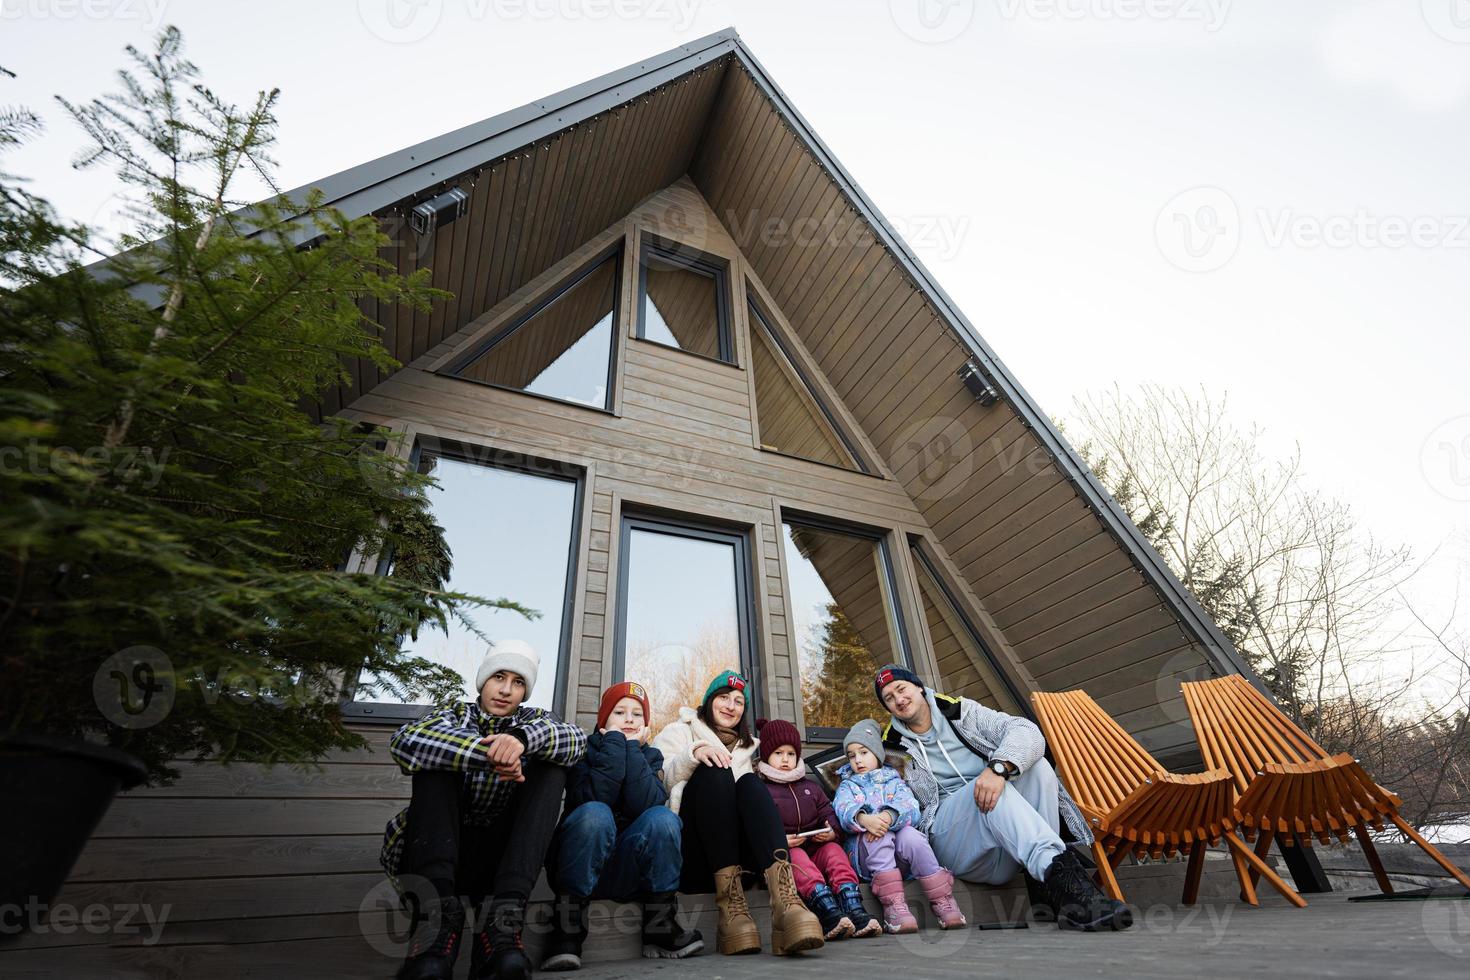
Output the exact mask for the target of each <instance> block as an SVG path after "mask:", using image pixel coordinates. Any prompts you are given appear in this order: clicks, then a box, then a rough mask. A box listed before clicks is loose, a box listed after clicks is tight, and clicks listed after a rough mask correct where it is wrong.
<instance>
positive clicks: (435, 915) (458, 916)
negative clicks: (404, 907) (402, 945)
mask: <svg viewBox="0 0 1470 980" xmlns="http://www.w3.org/2000/svg"><path fill="white" fill-rule="evenodd" d="M412 921H413V931H412V933H411V934H410V935H409V938H408V956H407V958H405V959H404V961H403V966H401V967H399V969H398V980H450V978H451V977H453V976H454V961H455V960H456V959H457V958H458V957H459V934H460V932H461V930H463V929H464V905H462V904H461V903H460V900H459V899H457V898H442V899H441V898H439V897H437V896H436V897H434V898H430V899H428V900H427V901H425V902H423V904H422V905H418V904H417V903H415V908H414V909H413V918H412Z"/></svg>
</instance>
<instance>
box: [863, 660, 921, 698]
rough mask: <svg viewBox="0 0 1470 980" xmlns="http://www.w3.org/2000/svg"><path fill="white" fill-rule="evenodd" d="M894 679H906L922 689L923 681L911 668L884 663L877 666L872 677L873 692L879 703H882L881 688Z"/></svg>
mask: <svg viewBox="0 0 1470 980" xmlns="http://www.w3.org/2000/svg"><path fill="white" fill-rule="evenodd" d="M894 681H908V682H909V683H910V684H912V685H914V686H915V687H917V688H918V689H919V690H921V691H922V690H923V689H924V682H923V681H921V680H919V675H918V674H916V673H914V672H913V671H912V670H909V669H908V668H907V667H901V666H899V665H898V664H885V665H884V666H882V667H879V668H878V674H877V676H876V677H874V678H873V693H874V694H875V695H877V697H878V703H879V704H882V703H883V689H884V688H885V687H887V686H888V685H889V684H892V683H893V682H894Z"/></svg>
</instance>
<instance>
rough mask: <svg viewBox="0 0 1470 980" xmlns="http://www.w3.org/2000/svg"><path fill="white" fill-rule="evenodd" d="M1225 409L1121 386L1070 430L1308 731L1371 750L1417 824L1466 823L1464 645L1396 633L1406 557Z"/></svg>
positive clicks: (1080, 408)
mask: <svg viewBox="0 0 1470 980" xmlns="http://www.w3.org/2000/svg"><path fill="white" fill-rule="evenodd" d="M1228 408H1229V406H1228V401H1227V399H1226V398H1225V397H1223V396H1221V397H1218V398H1216V397H1212V396H1211V395H1209V394H1208V393H1207V392H1204V391H1202V390H1201V391H1198V392H1191V391H1185V390H1182V389H1166V388H1162V387H1159V386H1145V387H1143V388H1141V389H1140V390H1139V391H1138V392H1136V393H1133V394H1129V395H1125V394H1123V393H1122V392H1121V391H1120V390H1119V389H1117V388H1116V387H1115V388H1113V389H1112V390H1110V391H1107V392H1103V393H1098V394H1093V395H1089V396H1088V397H1086V398H1082V399H1077V400H1076V401H1075V402H1074V404H1073V414H1072V416H1071V418H1069V419H1068V420H1067V423H1066V426H1065V428H1066V429H1067V430H1068V431H1069V434H1071V435H1073V436H1074V437H1076V442H1077V443H1078V445H1079V452H1080V453H1081V455H1082V456H1083V458H1084V459H1085V460H1086V461H1087V463H1088V465H1089V466H1091V468H1092V469H1093V472H1094V473H1095V474H1096V475H1097V476H1098V478H1099V479H1100V480H1101V481H1102V483H1103V485H1104V486H1106V487H1107V488H1108V490H1109V492H1110V493H1112V495H1113V497H1114V499H1116V500H1117V502H1118V504H1119V505H1120V506H1121V507H1122V508H1123V509H1124V510H1125V511H1126V512H1127V513H1128V514H1129V516H1130V517H1131V518H1132V519H1133V520H1134V522H1135V523H1136V524H1137V525H1138V526H1139V528H1140V530H1142V531H1143V532H1144V534H1145V536H1146V537H1147V538H1148V539H1149V542H1150V543H1151V544H1152V545H1153V546H1154V548H1155V549H1156V550H1157V551H1158V552H1159V553H1160V555H1161V556H1162V557H1163V558H1164V560H1165V561H1166V562H1168V564H1169V566H1170V568H1171V569H1172V570H1173V571H1174V573H1175V574H1176V575H1177V576H1178V577H1179V578H1180V580H1181V581H1182V582H1183V583H1184V585H1186V586H1187V587H1188V588H1189V589H1190V590H1191V591H1192V592H1193V593H1194V595H1195V596H1196V598H1197V599H1198V600H1199V602H1200V604H1201V605H1202V606H1203V607H1204V608H1205V610H1206V611H1207V612H1209V613H1210V614H1211V616H1212V617H1213V618H1214V619H1215V621H1216V622H1217V623H1218V624H1219V626H1220V627H1221V629H1222V630H1223V631H1224V632H1225V633H1226V635H1227V636H1228V637H1229V638H1230V640H1231V641H1232V642H1233V643H1234V644H1235V646H1236V648H1237V649H1238V650H1239V651H1240V652H1241V654H1242V655H1243V656H1244V657H1245V658H1246V660H1247V661H1248V662H1249V663H1250V664H1251V666H1252V667H1253V668H1254V669H1255V670H1256V671H1257V673H1259V674H1260V675H1261V677H1262V679H1263V680H1264V681H1265V682H1266V683H1267V685H1268V686H1269V687H1270V688H1271V690H1272V692H1273V693H1274V694H1275V695H1276V697H1277V699H1278V700H1279V701H1280V703H1281V705H1282V707H1283V709H1284V710H1286V711H1287V712H1288V713H1289V714H1290V715H1291V716H1292V718H1293V719H1294V720H1295V721H1296V722H1297V723H1298V724H1300V725H1301V726H1302V727H1303V728H1304V729H1306V730H1307V731H1308V732H1309V733H1310V734H1312V736H1313V737H1314V738H1316V740H1317V741H1319V742H1321V743H1322V744H1323V745H1324V746H1326V747H1328V748H1329V749H1331V750H1332V751H1346V752H1351V753H1352V754H1354V755H1355V756H1357V757H1358V758H1360V759H1362V761H1363V762H1364V763H1365V764H1366V765H1367V766H1368V767H1369V769H1370V771H1373V772H1375V773H1377V774H1378V776H1379V779H1380V780H1381V781H1382V782H1384V783H1385V784H1386V785H1388V786H1389V787H1390V788H1392V789H1394V790H1395V791H1397V792H1399V793H1400V794H1401V795H1403V796H1404V797H1405V801H1406V805H1405V808H1404V813H1405V816H1406V818H1407V819H1410V820H1412V821H1414V822H1415V823H1417V824H1420V825H1427V824H1432V823H1445V822H1451V823H1452V822H1455V821H1457V820H1461V819H1464V817H1465V810H1466V809H1467V808H1466V806H1465V804H1464V796H1465V795H1466V794H1465V786H1466V782H1465V778H1464V776H1465V770H1466V767H1467V755H1470V749H1467V747H1466V738H1465V735H1466V728H1465V725H1466V716H1467V707H1470V706H1467V705H1466V703H1465V698H1464V695H1465V692H1466V691H1467V690H1470V666H1467V656H1466V650H1465V646H1464V643H1463V639H1462V638H1460V639H1459V641H1458V642H1459V645H1458V646H1456V645H1455V644H1456V642H1457V638H1455V637H1452V636H1451V635H1450V634H1449V633H1448V632H1447V631H1446V629H1440V630H1438V631H1436V630H1432V629H1431V630H1429V632H1430V634H1431V636H1430V641H1429V642H1430V643H1431V644H1437V646H1438V648H1439V649H1440V650H1441V651H1442V652H1443V653H1444V654H1445V655H1446V656H1445V657H1439V658H1428V657H1425V656H1423V652H1424V651H1423V646H1424V640H1423V639H1421V638H1418V637H1411V636H1408V635H1406V634H1407V630H1406V628H1405V627H1393V626H1391V625H1390V624H1394V623H1398V622H1405V621H1406V620H1407V618H1408V617H1407V616H1406V615H1405V612H1409V613H1412V609H1411V608H1409V607H1408V606H1407V603H1406V601H1405V600H1404V599H1403V593H1402V587H1403V586H1404V585H1405V583H1406V582H1408V581H1409V580H1410V579H1411V578H1412V576H1413V575H1414V574H1415V572H1416V571H1417V568H1416V567H1415V566H1414V565H1413V564H1412V560H1411V555H1410V552H1409V550H1408V549H1407V548H1403V547H1386V546H1384V545H1382V544H1380V543H1379V542H1378V541H1376V540H1375V539H1374V538H1373V536H1372V535H1371V534H1370V533H1369V532H1368V531H1366V530H1365V529H1363V528H1362V527H1360V526H1359V524H1358V522H1357V519H1356V517H1355V516H1354V515H1353V513H1352V511H1351V509H1350V508H1349V507H1348V506H1347V505H1346V504H1345V503H1343V502H1341V501H1339V500H1335V499H1332V498H1331V497H1328V496H1326V495H1323V494H1321V493H1319V492H1317V491H1315V490H1313V489H1311V488H1310V487H1308V486H1307V485H1305V482H1304V480H1303V479H1302V467H1301V454H1300V449H1299V448H1294V449H1293V451H1292V453H1291V454H1290V455H1289V456H1287V457H1285V458H1271V457H1270V456H1268V455H1267V454H1266V453H1265V452H1264V451H1263V450H1262V448H1261V445H1262V433H1261V431H1260V430H1259V429H1256V428H1249V429H1242V428H1240V427H1238V426H1236V425H1235V424H1234V423H1233V422H1232V421H1231V419H1230V414H1229V411H1228ZM1416 618H1417V617H1416ZM1419 622H1420V624H1421V626H1424V627H1425V628H1426V629H1428V624H1426V623H1424V621H1423V620H1422V619H1420V620H1419ZM1446 657H1448V662H1449V663H1450V664H1452V665H1453V664H1458V668H1457V669H1458V670H1459V678H1460V680H1459V683H1458V684H1457V685H1455V684H1452V692H1453V693H1452V696H1451V697H1449V698H1448V699H1440V701H1439V702H1438V703H1429V702H1426V701H1425V700H1424V698H1423V695H1422V688H1421V687H1420V685H1419V684H1418V682H1419V681H1420V680H1421V678H1422V676H1423V674H1424V673H1425V672H1426V671H1428V670H1431V669H1432V670H1434V671H1436V672H1437V673H1436V677H1437V678H1439V679H1441V680H1443V679H1444V678H1445V676H1446V673H1445V670H1446V667H1445V661H1446ZM1456 658H1458V659H1456ZM1431 664H1432V666H1431ZM1451 673H1453V670H1451ZM1457 699H1458V700H1457Z"/></svg>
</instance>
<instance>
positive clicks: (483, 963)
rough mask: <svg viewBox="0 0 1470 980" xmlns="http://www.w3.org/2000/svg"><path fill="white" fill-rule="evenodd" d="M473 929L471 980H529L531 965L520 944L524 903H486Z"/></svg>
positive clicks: (523, 920) (503, 901)
mask: <svg viewBox="0 0 1470 980" xmlns="http://www.w3.org/2000/svg"><path fill="white" fill-rule="evenodd" d="M475 925H476V927H477V928H476V930H475V944H474V948H473V949H471V950H470V978H471V980H530V977H531V961H530V960H528V959H527V958H526V945H525V943H524V942H522V940H521V930H522V929H524V928H525V925H526V900H525V899H524V898H521V899H487V900H486V901H485V903H484V904H483V905H481V906H480V920H479V921H478V922H477V923H475ZM578 962H580V960H578Z"/></svg>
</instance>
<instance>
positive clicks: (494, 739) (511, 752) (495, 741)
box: [480, 734, 526, 772]
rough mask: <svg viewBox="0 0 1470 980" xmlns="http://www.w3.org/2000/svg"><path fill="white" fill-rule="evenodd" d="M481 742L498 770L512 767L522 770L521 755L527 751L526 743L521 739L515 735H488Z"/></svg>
mask: <svg viewBox="0 0 1470 980" xmlns="http://www.w3.org/2000/svg"><path fill="white" fill-rule="evenodd" d="M480 744H481V745H483V746H484V747H485V754H486V755H487V756H489V757H490V763H491V765H493V766H494V767H495V769H496V771H497V772H499V771H501V770H503V769H512V768H514V769H515V770H516V771H517V772H519V771H520V768H521V756H522V755H524V754H525V751H526V744H525V743H524V742H522V741H521V740H520V739H518V738H516V737H515V736H514V735H503V734H502V735H487V736H486V737H485V738H482V739H480Z"/></svg>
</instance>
